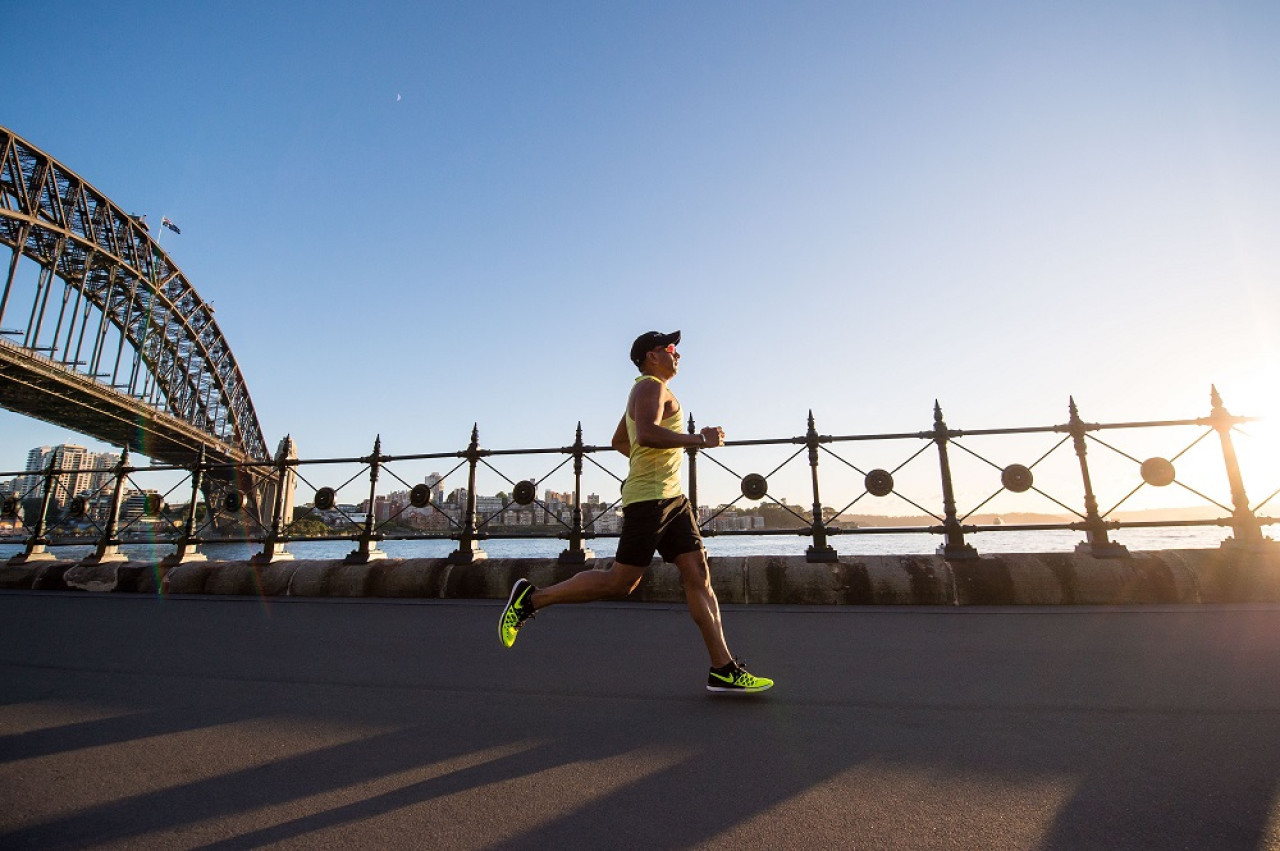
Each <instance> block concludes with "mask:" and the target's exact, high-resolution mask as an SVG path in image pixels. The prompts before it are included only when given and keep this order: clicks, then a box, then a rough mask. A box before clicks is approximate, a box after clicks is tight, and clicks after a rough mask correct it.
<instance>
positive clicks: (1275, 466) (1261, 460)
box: [1217, 363, 1280, 513]
mask: <svg viewBox="0 0 1280 851" xmlns="http://www.w3.org/2000/svg"><path fill="white" fill-rule="evenodd" d="M1277 375H1280V364H1276V363H1267V364H1265V365H1263V366H1259V367H1256V368H1252V369H1250V370H1249V371H1247V372H1242V373H1241V374H1239V375H1236V376H1231V377H1229V378H1228V379H1227V380H1225V381H1223V383H1221V384H1219V385H1217V386H1218V390H1219V392H1220V393H1221V394H1222V402H1223V405H1224V406H1225V407H1226V409H1227V410H1228V411H1230V412H1231V413H1233V414H1237V415H1239V416H1246V417H1259V418H1261V419H1260V420H1259V421H1258V422H1251V423H1245V424H1243V425H1241V426H1239V427H1238V428H1237V430H1236V433H1235V434H1234V435H1233V440H1232V442H1233V444H1234V445H1235V447H1236V455H1237V456H1238V458H1239V460H1240V472H1241V474H1242V475H1243V477H1244V481H1245V486H1246V489H1247V490H1248V492H1249V497H1250V501H1251V502H1253V503H1254V504H1257V502H1258V500H1259V499H1262V498H1265V497H1266V496H1267V494H1269V493H1271V492H1272V491H1274V490H1276V489H1277V488H1280V391H1278V390H1277V381H1276V376H1277ZM1266 508H1267V510H1269V511H1270V512H1272V513H1274V512H1275V511H1277V510H1280V505H1277V504H1276V500H1272V501H1271V502H1270V503H1268V505H1267V506H1266Z"/></svg>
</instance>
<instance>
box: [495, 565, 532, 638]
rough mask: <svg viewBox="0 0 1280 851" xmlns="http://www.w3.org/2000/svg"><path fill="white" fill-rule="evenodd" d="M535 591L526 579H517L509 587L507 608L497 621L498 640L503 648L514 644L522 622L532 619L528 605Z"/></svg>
mask: <svg viewBox="0 0 1280 851" xmlns="http://www.w3.org/2000/svg"><path fill="white" fill-rule="evenodd" d="M535 590H537V589H536V588H534V587H533V583H532V582H530V581H529V580H528V579H517V580H516V584H515V585H512V586H511V596H510V597H508V598H507V607H506V608H505V609H503V610H502V617H501V618H499V619H498V640H499V641H501V642H502V646H503V647H510V646H511V645H513V644H515V643H516V635H517V634H518V633H519V632H520V627H522V626H524V622H525V621H527V620H529V618H531V617H533V606H531V605H529V597H530V596H531V595H532V594H533V592H534V591H535Z"/></svg>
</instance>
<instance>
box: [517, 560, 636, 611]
mask: <svg viewBox="0 0 1280 851" xmlns="http://www.w3.org/2000/svg"><path fill="white" fill-rule="evenodd" d="M648 568H649V566H648V565H645V566H644V567H636V566H635V565H633V564H619V563H618V562H616V561H615V562H614V563H613V566H612V567H610V568H609V569H608V570H584V571H582V572H580V573H575V574H574V575H573V576H570V577H569V578H568V579H566V580H565V581H564V582H557V583H556V584H555V585H548V586H547V587H546V588H539V589H538V590H537V591H534V592H533V594H531V595H530V596H529V602H530V603H531V604H532V605H533V608H534V609H535V610H537V609H542V608H545V607H547V606H554V605H557V604H559V603H590V602H593V601H595V600H603V599H606V598H608V597H625V596H626V595H627V594H630V593H631V592H632V591H634V590H635V589H636V586H637V585H639V584H640V580H641V579H642V578H643V577H644V572H645V571H646V570H648Z"/></svg>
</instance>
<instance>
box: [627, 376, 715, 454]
mask: <svg viewBox="0 0 1280 851" xmlns="http://www.w3.org/2000/svg"><path fill="white" fill-rule="evenodd" d="M633 394H634V395H633V396H632V398H631V417H632V419H634V420H635V421H636V443H637V444H638V445H640V446H648V447H650V448H653V449H684V448H686V447H690V446H697V447H706V448H708V449H711V448H714V447H717V446H720V445H721V444H723V443H724V430H723V429H721V428H720V427H718V426H712V427H710V428H704V429H702V430H701V431H699V432H698V433H697V434H684V433H682V432H677V431H671V430H670V429H666V428H663V427H662V406H663V403H664V402H665V401H666V398H665V397H666V388H665V387H663V386H662V385H661V384H659V383H658V382H656V381H642V382H640V383H639V384H637V385H636V387H635V390H634V391H633Z"/></svg>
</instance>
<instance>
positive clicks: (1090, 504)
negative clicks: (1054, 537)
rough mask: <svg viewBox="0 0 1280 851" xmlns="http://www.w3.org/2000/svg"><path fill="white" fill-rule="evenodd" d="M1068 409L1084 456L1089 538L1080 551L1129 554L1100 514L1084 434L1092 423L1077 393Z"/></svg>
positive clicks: (1070, 427) (1069, 428)
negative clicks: (1084, 415) (1083, 416)
mask: <svg viewBox="0 0 1280 851" xmlns="http://www.w3.org/2000/svg"><path fill="white" fill-rule="evenodd" d="M1067 407H1068V411H1069V412H1070V415H1071V418H1070V421H1069V422H1068V424H1067V431H1068V433H1070V435H1071V442H1072V444H1073V445H1074V446H1075V449H1076V457H1077V458H1079V459H1080V479H1081V481H1082V482H1083V483H1084V525H1085V534H1086V535H1087V536H1088V540H1087V541H1085V542H1084V543H1081V544H1078V545H1077V546H1076V552H1084V551H1085V550H1086V549H1087V550H1088V551H1089V555H1092V556H1093V557H1094V558H1127V557H1128V555H1129V550H1128V549H1127V548H1126V547H1125V546H1124V545H1123V544H1117V543H1115V542H1114V541H1112V540H1111V539H1110V538H1108V537H1107V524H1106V522H1105V521H1104V520H1103V519H1102V516H1101V515H1099V514H1098V498H1097V497H1096V496H1094V494H1093V479H1092V478H1090V476H1089V462H1088V460H1087V457H1086V456H1087V455H1088V453H1089V450H1088V448H1087V447H1086V446H1085V442H1084V436H1085V433H1086V432H1088V430H1089V426H1088V425H1087V424H1086V423H1085V422H1084V421H1083V420H1081V419H1080V409H1079V408H1077V407H1076V400H1075V397H1074V396H1072V397H1070V401H1069V404H1068V406H1067Z"/></svg>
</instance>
